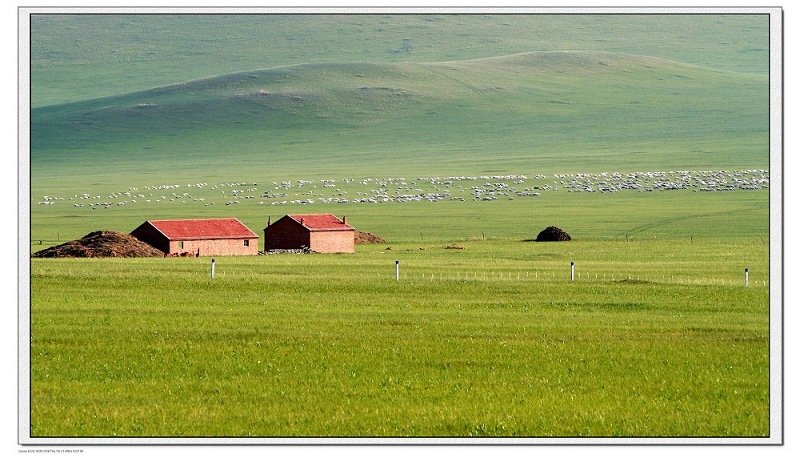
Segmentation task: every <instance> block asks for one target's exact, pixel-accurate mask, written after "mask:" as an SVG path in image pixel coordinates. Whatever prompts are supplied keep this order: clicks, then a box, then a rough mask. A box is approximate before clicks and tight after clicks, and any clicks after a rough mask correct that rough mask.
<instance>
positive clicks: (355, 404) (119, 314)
mask: <svg viewBox="0 0 800 458" xmlns="http://www.w3.org/2000/svg"><path fill="white" fill-rule="evenodd" d="M732 244H733V245H736V246H732V247H731V251H734V252H737V253H741V255H742V256H745V257H749V258H750V259H751V268H752V269H753V270H754V271H765V270H766V269H767V259H766V253H765V251H766V250H765V249H764V247H762V246H760V245H758V244H754V243H742V242H732ZM533 245H541V244H524V243H522V242H520V243H517V244H513V243H511V244H510V243H492V242H475V243H471V244H469V245H467V246H466V248H465V249H464V250H445V249H443V248H428V249H426V250H424V251H420V250H418V248H416V247H414V246H411V245H409V246H398V247H396V248H395V250H393V251H392V252H385V251H383V250H381V249H379V248H378V247H375V246H367V247H360V248H359V252H358V253H357V254H356V255H332V256H324V255H308V256H260V257H251V258H225V259H224V260H218V265H217V275H216V278H214V279H213V280H212V279H211V278H210V276H209V271H208V267H209V266H208V264H209V260H208V259H206V258H199V259H155V260H144V259H137V260H98V259H89V260H52V259H34V260H32V278H31V280H32V285H31V348H30V350H31V419H32V422H31V436H33V437H46V436H56V437H113V436H116V437H120V436H127V437H167V436H168V437H208V436H210V437H219V436H227V437H330V436H338V437H342V436H347V437H349V436H368V437H403V436H412V437H420V436H426V437H428V436H453V437H472V436H481V437H487V436H516V437H606V436H609V437H624V436H637V437H663V436H700V437H708V436H715V437H716V436H722V437H763V436H767V435H769V432H770V431H769V415H768V413H769V364H768V357H769V341H768V330H769V313H768V311H769V300H768V299H769V297H768V289H767V288H765V287H763V286H751V287H748V288H745V287H743V286H742V285H740V284H739V285H733V284H731V285H699V284H674V283H662V282H659V281H652V280H651V281H644V280H640V281H630V279H629V278H626V279H625V280H624V281H620V280H614V281H611V280H610V279H606V280H601V279H598V280H592V281H575V282H570V281H568V278H569V277H568V274H567V272H568V271H567V270H566V269H565V268H564V267H563V266H564V264H565V263H566V264H567V265H568V263H569V258H570V257H571V256H570V254H571V253H569V252H568V250H574V249H575V248H576V247H580V251H581V252H586V253H595V254H594V256H596V258H595V259H594V260H590V259H587V260H586V261H585V262H595V263H597V264H598V267H599V265H600V258H602V257H605V258H606V260H607V261H608V262H609V263H612V264H616V266H615V267H617V268H618V270H630V269H632V268H640V269H644V270H646V271H648V272H650V273H651V274H652V275H653V276H662V277H666V276H668V275H670V274H673V273H675V272H676V271H678V270H681V269H682V271H683V272H684V274H686V275H690V276H692V275H699V273H701V272H705V271H709V270H713V269H714V268H717V267H718V266H719V265H720V261H721V260H722V259H724V258H725V257H726V256H728V255H729V253H728V254H726V251H725V250H720V249H719V248H720V247H719V245H718V243H717V242H695V244H694V245H693V252H692V256H690V255H688V254H686V250H684V249H682V248H675V249H673V250H672V251H671V257H672V262H668V263H666V264H665V263H662V262H661V261H660V260H659V259H660V258H661V257H663V256H664V255H666V254H670V253H668V251H669V250H668V249H667V246H668V244H666V243H665V242H641V243H638V244H627V245H626V244H625V243H624V242H620V243H610V242H591V243H589V242H587V243H582V244H551V245H548V246H547V247H546V248H542V247H540V246H539V247H533ZM566 247H570V248H566ZM537 250H538V251H537ZM541 250H544V251H541ZM631 250H635V252H636V253H638V254H639V255H640V256H637V257H638V258H639V259H640V261H633V260H631V259H630V258H628V257H627V256H626V255H625V254H624V253H631ZM512 252H516V253H517V259H514V258H513V256H511V253H512ZM495 253H499V256H497V257H493V256H495ZM506 256H508V257H509V258H511V259H505V257H506ZM396 259H397V260H400V261H401V266H402V267H403V269H404V270H403V271H404V272H406V271H407V270H412V271H413V269H416V270H417V271H426V273H427V272H433V271H436V270H439V271H442V270H448V269H450V270H453V269H459V268H461V267H466V266H469V267H470V269H471V270H472V271H475V270H476V269H477V271H478V272H479V273H481V274H482V273H485V272H489V271H493V270H495V271H501V270H504V271H505V272H508V273H510V272H511V271H512V270H513V269H515V268H516V269H519V268H522V267H536V268H537V269H539V270H540V271H542V272H547V273H548V274H549V273H551V272H556V271H558V272H559V275H560V276H558V277H556V278H555V279H552V278H550V279H548V278H546V277H548V276H549V275H542V278H540V279H538V280H535V281H534V280H528V281H522V280H520V281H517V280H516V279H514V278H513V277H512V276H511V275H508V276H507V277H503V278H501V277H499V276H494V277H491V276H488V277H486V279H484V278H483V275H478V277H479V278H478V279H475V278H464V277H459V278H452V277H451V278H450V279H446V278H443V279H442V280H439V279H438V278H437V279H430V278H428V277H426V278H425V279H424V280H423V279H414V277H413V275H412V276H411V278H408V277H405V278H401V281H400V282H397V281H394V278H393V274H394V270H393V269H394V261H395V260H396ZM735 270H737V269H732V270H731V272H730V274H731V275H732V276H736V275H738V273H734V271H735ZM380 271H385V274H379V272H380ZM408 273H409V274H411V273H412V272H408Z"/></svg>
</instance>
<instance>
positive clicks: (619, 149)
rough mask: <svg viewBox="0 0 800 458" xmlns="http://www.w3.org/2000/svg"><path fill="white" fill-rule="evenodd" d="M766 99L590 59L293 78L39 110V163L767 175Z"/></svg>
mask: <svg viewBox="0 0 800 458" xmlns="http://www.w3.org/2000/svg"><path fill="white" fill-rule="evenodd" d="M767 90H768V86H767V79H766V76H758V75H746V74H740V73H733V72H723V71H717V70H711V69H707V68H702V67H697V66H693V65H687V64H683V63H679V62H675V61H670V60H665V59H658V58H652V57H644V56H636V55H627V54H618V53H604V52H586V51H584V52H580V51H570V52H528V53H519V54H514V55H509V56H502V57H495V58H485V59H473V60H464V61H452V62H431V63H383V64H367V63H327V64H304V65H292V66H285V67H277V68H272V69H265V70H253V71H246V72H238V73H232V74H228V75H222V76H218V77H214V78H205V79H199V80H192V81H186V82H182V83H177V84H172V85H168V86H164V87H159V88H154V89H151V90H148V91H141V92H135V93H131V94H124V95H120V96H115V97H107V98H102V99H95V100H88V101H82V102H75V103H69V104H62V105H54V106H47V107H39V108H34V109H33V110H32V112H31V122H32V129H31V133H32V135H31V145H32V157H31V160H32V166H33V167H34V168H36V169H40V170H44V171H47V170H48V169H51V168H58V169H62V170H63V168H68V169H71V168H80V167H83V166H94V167H97V166H98V164H106V163H107V166H108V167H112V168H113V167H123V166H127V167H136V168H137V169H138V170H140V171H147V170H149V169H150V168H153V169H154V170H161V169H163V168H170V167H182V168H183V169H184V170H185V169H186V168H187V167H188V168H192V167H208V166H211V165H213V166H215V167H218V168H222V169H225V168H226V167H236V166H241V164H247V165H246V167H247V168H248V169H250V170H252V169H253V168H256V169H258V168H264V169H268V168H269V169H274V168H276V167H278V168H283V169H284V170H287V171H292V170H297V169H298V168H299V167H301V166H302V165H300V164H298V160H299V161H304V160H305V161H314V163H315V164H317V165H318V166H320V167H328V169H329V170H330V168H331V167H332V168H333V169H344V168H345V167H348V168H350V169H352V168H355V169H357V170H359V169H364V170H369V167H383V168H384V169H386V168H391V167H405V168H406V170H421V169H424V168H425V167H427V168H428V170H430V169H431V168H433V169H436V168H437V167H440V168H446V167H458V168H463V167H464V165H465V164H469V163H474V164H485V163H487V162H497V161H499V160H502V161H503V162H504V164H506V165H508V166H516V167H524V168H525V170H530V169H534V168H536V167H543V166H544V167H548V168H553V167H558V166H559V164H561V163H564V164H575V162H576V161H584V163H586V164H591V163H592V162H593V161H601V162H604V163H606V164H612V165H613V164H614V163H617V162H620V161H627V162H628V163H630V164H637V161H639V162H641V163H642V164H646V163H647V162H648V161H649V162H653V161H657V162H658V163H659V164H662V163H663V164H664V165H665V166H680V165H681V164H685V162H686V161H687V160H688V161H691V162H692V164H696V165H702V164H713V163H719V164H721V165H722V164H729V165H731V166H733V165H737V164H749V165H752V166H756V165H765V164H766V162H767V148H766V145H767V128H768V125H767V121H768V104H767V95H768V92H767ZM632 153H635V154H632ZM636 154H638V155H639V156H636ZM399 158H402V159H403V161H399ZM232 159H233V160H235V162H236V163H235V164H232ZM399 162H408V163H407V164H404V163H399ZM414 164H416V165H414ZM448 164H449V165H448ZM692 164H685V165H687V166H688V165H692ZM366 165H368V166H369V167H366ZM525 170H523V171H525ZM106 171H107V172H108V170H106Z"/></svg>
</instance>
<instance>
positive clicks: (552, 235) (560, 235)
mask: <svg viewBox="0 0 800 458" xmlns="http://www.w3.org/2000/svg"><path fill="white" fill-rule="evenodd" d="M570 240H572V237H570V236H569V234H567V233H566V232H564V231H562V230H561V229H559V228H557V227H555V226H550V227H548V228H546V229H545V230H543V231H542V232H539V235H537V236H536V241H537V242H568V241H570Z"/></svg>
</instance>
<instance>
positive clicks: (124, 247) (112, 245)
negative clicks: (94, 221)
mask: <svg viewBox="0 0 800 458" xmlns="http://www.w3.org/2000/svg"><path fill="white" fill-rule="evenodd" d="M163 256H164V252H163V251H161V250H158V249H156V248H153V247H152V246H150V245H148V244H147V243H144V242H142V241H141V240H139V239H137V238H136V237H134V236H132V235H129V234H124V233H122V232H114V231H96V232H91V233H89V234H87V235H85V236H83V238H80V239H77V240H73V241H71V242H67V243H62V244H61V245H58V246H54V247H50V248H47V249H44V250H42V251H37V252H36V253H34V254H33V257H34V258H147V257H163Z"/></svg>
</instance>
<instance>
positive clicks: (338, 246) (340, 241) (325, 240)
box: [310, 231, 356, 253]
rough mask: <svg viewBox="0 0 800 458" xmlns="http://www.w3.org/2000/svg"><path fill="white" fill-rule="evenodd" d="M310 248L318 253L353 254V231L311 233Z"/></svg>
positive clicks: (354, 248)
mask: <svg viewBox="0 0 800 458" xmlns="http://www.w3.org/2000/svg"><path fill="white" fill-rule="evenodd" d="M310 248H311V249H312V250H314V251H316V252H318V253H355V252H356V247H355V231H320V232H312V233H311V245H310Z"/></svg>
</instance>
